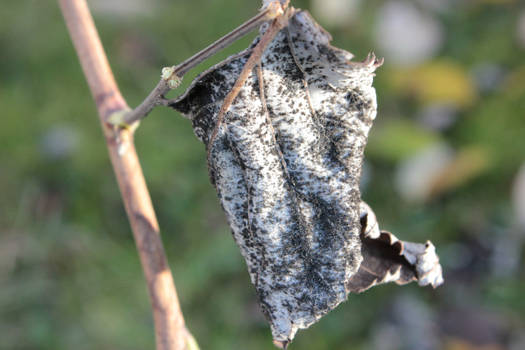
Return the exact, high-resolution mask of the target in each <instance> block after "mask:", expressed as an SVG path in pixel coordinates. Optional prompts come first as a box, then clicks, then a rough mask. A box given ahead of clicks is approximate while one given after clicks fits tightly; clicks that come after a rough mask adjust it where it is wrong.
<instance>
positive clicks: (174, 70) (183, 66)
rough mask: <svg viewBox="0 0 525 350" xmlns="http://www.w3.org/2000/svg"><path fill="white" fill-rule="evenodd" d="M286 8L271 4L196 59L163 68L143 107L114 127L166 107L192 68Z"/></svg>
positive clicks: (139, 107)
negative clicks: (161, 106) (170, 92)
mask: <svg viewBox="0 0 525 350" xmlns="http://www.w3.org/2000/svg"><path fill="white" fill-rule="evenodd" d="M286 6H288V2H286V3H285V4H284V5H282V4H281V3H280V1H273V2H271V3H270V4H268V6H267V7H266V8H264V9H263V10H262V11H261V12H259V13H258V14H257V15H256V16H254V17H252V18H250V19H249V20H248V21H246V22H244V23H243V24H241V25H240V26H239V27H237V28H236V29H234V30H233V31H232V32H230V33H228V34H226V35H225V36H223V37H222V38H220V39H218V40H217V41H215V42H214V43H212V44H211V45H209V46H207V47H206V48H204V49H203V50H201V51H199V52H197V53H196V54H195V55H193V56H191V57H190V58H188V59H187V60H185V61H184V62H182V63H180V64H178V65H176V66H173V67H167V68H165V69H167V70H168V71H167V72H168V74H167V76H164V73H163V77H162V78H161V79H160V81H159V82H158V84H157V86H155V88H154V89H153V90H152V91H151V92H150V94H149V95H148V96H147V97H146V98H145V99H144V101H142V103H141V104H140V105H138V106H137V107H136V108H135V109H134V110H132V111H129V112H128V113H126V114H125V115H123V116H122V118H119V119H118V120H116V122H117V123H116V124H122V125H131V124H133V123H135V122H137V121H140V120H141V119H143V118H145V117H146V116H147V115H148V114H149V113H150V112H151V111H152V110H153V108H155V107H157V106H160V105H167V104H168V103H169V101H168V100H166V99H165V98H164V96H165V95H166V94H167V93H168V91H170V89H172V88H174V87H176V86H178V85H179V83H180V80H181V79H182V77H183V76H184V74H186V73H187V72H188V71H189V70H190V69H191V68H193V67H195V66H196V65H198V64H199V63H201V62H203V61H204V60H206V59H207V58H209V57H211V56H212V55H214V54H215V53H217V52H218V51H220V50H222V49H224V48H225V47H227V46H229V45H231V44H232V43H233V42H235V41H236V40H238V39H239V38H241V37H242V36H244V35H246V34H248V33H249V32H251V31H252V30H253V29H255V28H257V27H259V26H260V25H261V24H262V23H264V22H266V21H269V20H272V19H275V18H278V17H280V16H282V15H283V11H284V8H286ZM171 84H173V85H171ZM170 85H171V86H170Z"/></svg>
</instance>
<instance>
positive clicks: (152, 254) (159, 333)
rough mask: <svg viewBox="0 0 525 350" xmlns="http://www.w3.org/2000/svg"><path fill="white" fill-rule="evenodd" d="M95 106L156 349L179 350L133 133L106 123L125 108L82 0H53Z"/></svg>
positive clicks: (179, 328)
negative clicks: (149, 310) (141, 274)
mask: <svg viewBox="0 0 525 350" xmlns="http://www.w3.org/2000/svg"><path fill="white" fill-rule="evenodd" d="M59 4H60V7H61V9H62V13H63V15H64V18H65V21H66V24H67V27H68V30H69V33H70V35H71V39H72V41H73V44H74V46H75V49H76V51H77V54H78V57H79V60H80V63H81V65H82V69H83V71H84V75H85V76H86V79H87V81H88V84H89V88H90V90H91V93H92V95H93V98H94V100H95V103H96V105H97V110H98V114H99V117H100V121H101V123H102V129H103V131H104V135H105V138H106V141H107V146H108V150H109V155H110V158H111V163H112V165H113V169H114V171H115V175H116V178H117V182H118V184H119V187H120V191H121V194H122V199H123V201H124V206H125V208H126V212H127V214H128V217H129V221H130V223H131V228H132V230H133V235H134V237H135V241H136V244H137V249H138V253H139V256H140V260H141V263H142V267H143V270H144V275H145V277H146V281H147V285H148V291H149V295H150V299H151V304H152V309H153V319H154V323H155V333H156V334H155V335H156V343H157V350H183V349H185V348H186V344H187V342H188V341H189V339H191V335H190V334H189V332H188V331H187V330H186V328H185V325H184V318H183V316H182V312H181V310H180V306H179V301H178V298H177V292H176V290H175V285H174V282H173V277H172V274H171V271H170V268H169V266H168V263H167V260H166V256H165V253H164V248H163V245H162V241H161V237H160V232H159V225H158V222H157V218H156V217H155V212H154V210H153V205H152V203H151V198H150V196H149V193H148V189H147V187H146V182H145V180H144V175H143V174H142V169H141V167H140V164H139V160H138V157H137V154H136V151H135V146H134V143H133V131H132V130H130V129H125V128H115V127H112V126H111V125H110V124H108V123H107V120H108V118H109V117H110V116H111V115H115V113H125V112H126V111H128V110H129V107H128V105H127V104H126V101H125V100H124V98H123V97H122V95H121V94H120V91H119V89H118V87H117V84H116V83H115V79H114V78H113V74H112V72H111V68H110V67H109V64H108V61H107V58H106V55H105V53H104V49H103V48H102V44H101V42H100V39H99V37H98V34H97V31H96V28H95V25H94V23H93V19H92V17H91V14H90V12H89V9H88V7H87V4H86V1H85V0H59Z"/></svg>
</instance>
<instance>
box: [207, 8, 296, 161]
mask: <svg viewBox="0 0 525 350" xmlns="http://www.w3.org/2000/svg"><path fill="white" fill-rule="evenodd" d="M285 6H288V2H286V3H285ZM293 13H294V9H293V8H287V9H286V12H285V13H284V14H283V15H280V16H277V17H276V18H275V19H274V20H273V21H272V22H271V24H270V26H269V28H268V29H267V30H266V32H265V33H264V34H263V36H262V37H261V40H260V41H259V43H257V45H255V47H254V48H253V50H252V53H251V54H250V57H249V58H248V60H247V61H246V63H245V64H244V67H243V69H242V71H241V73H240V74H239V76H238V77H237V80H236V81H235V84H234V85H233V87H232V89H231V90H230V92H229V93H228V95H226V97H225V98H224V101H223V103H222V105H221V108H220V110H219V114H218V115H217V122H216V123H215V127H214V128H213V132H212V133H211V136H210V139H209V140H208V143H207V144H208V164H210V155H211V148H212V147H213V143H214V142H215V139H216V138H217V134H218V133H219V129H220V127H221V125H222V122H223V119H224V115H225V114H226V112H228V109H229V108H230V107H231V105H232V103H233V101H234V100H235V98H236V97H237V95H238V94H239V92H240V91H241V88H242V87H243V85H244V83H245V82H246V79H248V77H249V76H250V74H251V73H252V71H253V68H254V67H255V65H256V64H257V63H259V62H260V60H261V57H262V55H263V53H264V50H266V47H268V45H269V44H270V43H271V42H272V40H273V38H275V36H276V35H277V33H279V31H280V30H281V29H283V28H284V26H286V25H287V24H288V20H289V19H290V18H291V17H292V15H293Z"/></svg>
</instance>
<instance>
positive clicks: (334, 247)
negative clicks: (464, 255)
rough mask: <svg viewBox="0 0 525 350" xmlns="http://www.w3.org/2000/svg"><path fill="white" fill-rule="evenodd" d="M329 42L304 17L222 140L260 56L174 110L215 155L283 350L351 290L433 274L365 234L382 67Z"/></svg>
mask: <svg viewBox="0 0 525 350" xmlns="http://www.w3.org/2000/svg"><path fill="white" fill-rule="evenodd" d="M262 31H264V28H262ZM258 40H259V39H258V38H257V39H255V42H254V43H253V45H252V47H253V46H255V45H256V43H257V42H258ZM330 40H331V37H330V35H329V34H328V33H327V32H326V31H324V30H323V29H322V28H321V27H320V26H319V25H318V24H317V23H316V22H315V21H314V20H313V19H312V18H311V17H310V15H309V14H308V13H307V12H305V11H297V12H296V13H295V15H294V16H293V17H292V18H291V19H290V21H289V24H288V26H286V27H285V28H284V29H283V30H281V31H280V32H279V33H278V34H277V36H276V37H275V39H274V40H273V41H272V42H271V43H270V44H269V46H268V48H267V49H266V51H265V52H264V54H263V56H262V58H261V64H260V67H261V72H262V74H260V76H258V74H257V73H256V72H255V70H254V72H252V74H251V75H250V76H249V77H248V79H247V80H246V82H245V83H244V85H243V87H242V88H241V91H240V93H239V95H238V96H237V97H236V98H235V100H234V101H233V103H232V105H231V106H230V107H229V109H228V110H227V113H226V114H225V115H224V120H223V122H222V123H220V124H219V126H218V130H217V136H216V137H215V138H211V135H212V134H213V132H214V129H215V127H216V125H217V116H218V113H219V109H220V108H221V105H222V104H223V101H224V98H225V97H226V95H227V94H228V93H229V91H230V90H231V88H232V86H233V85H234V83H235V81H236V79H237V77H238V76H239V74H240V72H241V71H242V69H243V66H244V63H245V62H246V61H247V59H248V57H249V56H250V53H251V49H247V50H246V51H243V52H241V53H239V54H237V55H235V56H233V57H230V58H228V59H227V60H225V61H223V62H222V63H220V64H218V65H216V66H214V67H212V68H211V69H210V70H208V71H206V72H204V73H203V74H201V75H200V76H199V77H198V78H197V79H195V81H194V82H193V83H192V85H191V86H190V88H189V89H188V90H187V91H186V92H185V93H184V95H182V96H181V98H179V99H178V100H177V101H176V102H174V103H173V104H172V105H171V106H172V107H173V108H175V109H177V110H178V111H180V112H182V113H183V114H184V115H186V116H187V117H189V118H190V119H191V120H192V123H193V129H194V131H195V134H196V135H197V137H198V138H199V139H200V140H201V141H202V142H204V144H206V148H207V150H208V153H209V157H208V160H209V162H208V163H209V164H208V165H209V171H210V177H211V181H212V183H213V184H214V185H215V187H216V189H217V193H218V196H219V199H220V201H221V205H222V207H223V209H224V211H225V213H226V216H227V218H228V222H229V224H230V227H231V229H232V231H233V236H234V238H235V240H236V242H237V244H238V245H239V247H240V249H241V253H242V255H243V256H244V258H245V260H246V263H247V265H248V270H249V273H250V277H251V280H252V283H253V284H254V285H255V288H256V291H257V295H258V298H259V303H260V305H261V309H262V310H263V313H264V314H265V316H266V317H267V319H268V320H269V322H270V325H271V328H272V334H273V337H274V340H275V342H276V344H278V345H280V346H283V347H285V346H286V344H288V343H289V342H290V341H291V340H292V339H293V337H294V335H295V333H296V332H297V330H298V329H302V328H307V327H309V326H310V325H311V324H313V323H314V322H316V321H317V320H318V319H319V318H320V317H322V316H323V315H325V314H326V313H327V312H329V311H330V310H332V309H333V308H335V307H336V306H337V305H338V304H339V303H341V302H342V301H344V300H346V298H347V296H348V293H349V292H351V291H356V292H359V291H362V290H364V289H367V288H369V287H371V286H373V285H375V284H379V283H384V282H389V281H397V282H399V283H403V282H408V281H409V280H414V279H417V280H419V281H420V282H421V281H422V280H421V278H420V272H419V270H418V266H419V268H420V270H421V266H423V265H424V263H422V262H421V261H419V260H417V259H420V260H421V259H424V258H422V256H423V257H424V256H425V252H424V251H423V252H419V251H418V252H416V253H414V254H415V255H414V256H415V259H416V260H413V259H412V257H413V256H412V255H410V258H409V257H408V255H403V254H402V253H401V254H399V247H398V246H397V245H396V244H385V242H384V240H383V239H382V238H381V235H379V236H378V235H377V232H376V231H374V230H375V229H374V230H372V229H371V230H369V231H370V232H371V233H368V234H367V233H366V232H368V231H366V230H363V227H365V228H366V227H369V226H370V225H365V226H363V227H362V221H363V220H365V219H366V221H367V222H368V223H370V222H372V221H371V220H369V219H370V218H372V216H373V213H372V212H371V210H370V209H369V208H368V206H366V204H364V203H362V202H361V195H360V191H359V179H360V175H361V167H362V162H363V151H364V148H365V145H366V142H367V138H368V131H369V130H370V127H371V126H372V122H373V120H374V119H375V117H376V109H377V106H376V94H375V90H374V88H373V87H372V80H373V77H374V71H375V70H376V68H377V67H379V66H380V65H381V63H382V61H381V60H377V59H376V58H375V56H374V55H369V57H368V58H367V59H366V60H365V61H364V62H353V61H351V59H352V57H353V56H352V54H350V53H349V52H346V51H343V50H341V49H338V48H335V47H332V46H331V45H330V44H329V41H330ZM210 138H211V139H212V142H211V143H210V142H209V141H210ZM370 227H371V226H370ZM391 237H393V236H391ZM395 241H397V240H395ZM378 242H379V243H378ZM400 244H401V243H400ZM405 246H406V243H405ZM400 251H403V249H401V250H400ZM405 251H406V249H405ZM383 253H384V254H386V255H388V254H391V255H392V254H394V255H395V254H397V255H396V256H394V257H392V259H390V258H388V259H387V258H386V257H383V255H384V254H383ZM381 254H383V255H381ZM386 255H385V256H386ZM427 255H428V254H427ZM434 256H435V254H434ZM389 259H390V260H389ZM436 259H437V257H436ZM438 265H439V264H438ZM365 270H366V271H365ZM423 270H424V269H423ZM423 270H422V271H423ZM439 277H440V276H439ZM425 281H426V280H425ZM437 281H438V279H434V280H433V281H431V280H428V281H427V282H428V283H430V284H432V285H437V284H439V283H438V282H437Z"/></svg>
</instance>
